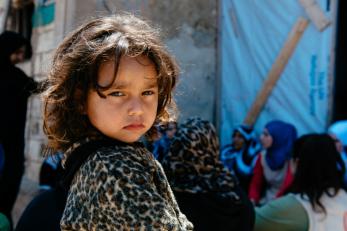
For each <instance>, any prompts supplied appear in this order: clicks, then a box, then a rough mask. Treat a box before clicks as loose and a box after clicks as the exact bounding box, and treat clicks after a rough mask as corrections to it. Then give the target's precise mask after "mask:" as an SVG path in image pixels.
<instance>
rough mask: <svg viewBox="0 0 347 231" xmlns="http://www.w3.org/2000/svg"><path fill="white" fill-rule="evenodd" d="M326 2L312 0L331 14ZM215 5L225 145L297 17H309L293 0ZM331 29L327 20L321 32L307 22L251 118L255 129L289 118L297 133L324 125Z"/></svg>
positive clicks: (237, 0)
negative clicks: (217, 22) (270, 87)
mask: <svg viewBox="0 0 347 231" xmlns="http://www.w3.org/2000/svg"><path fill="white" fill-rule="evenodd" d="M331 2H332V1H329V0H317V3H318V4H319V6H320V7H321V9H322V10H323V11H324V14H325V15H326V16H327V17H328V18H330V19H332V10H333V9H331V4H330V3H331ZM220 4H221V5H220V11H221V16H220V26H221V34H220V43H221V49H220V55H221V57H220V60H221V83H220V94H221V96H220V97H221V98H220V100H221V114H220V116H221V118H220V133H221V134H220V137H221V143H222V145H224V144H226V143H229V142H230V137H231V133H232V130H233V128H234V127H235V126H237V125H239V124H241V123H242V122H243V120H244V119H245V117H246V114H247V112H248V110H249V109H250V107H251V105H252V103H253V101H254V100H255V98H256V95H257V93H258V91H259V90H260V89H261V87H262V83H263V82H264V80H265V79H266V77H267V74H268V73H269V71H270V69H271V67H272V64H273V63H274V62H275V60H276V57H277V56H278V54H279V53H280V51H281V49H282V47H283V46H284V44H285V41H286V40H287V38H288V34H289V33H290V31H291V30H292V28H293V27H294V25H295V23H296V21H297V20H298V18H299V17H300V16H302V17H305V18H308V16H307V14H306V12H305V11H304V8H303V7H302V6H301V5H300V3H299V1H294V0H282V1H273V0H262V1H257V0H234V1H231V0H221V1H220ZM333 31H334V28H333V26H332V25H330V26H329V27H328V28H327V29H325V30H324V31H323V32H320V31H318V30H317V28H316V27H315V26H314V24H313V22H310V24H309V25H308V27H307V28H306V30H305V32H304V34H303V36H302V37H301V39H300V41H299V43H298V45H297V47H296V49H295V51H294V52H293V54H292V56H291V58H290V59H289V62H288V63H287V66H286V67H285V69H284V71H283V72H282V74H281V77H280V79H279V81H278V82H277V84H276V86H275V87H274V89H273V91H272V94H271V95H270V97H269V98H268V100H267V103H266V104H265V106H264V108H263V111H262V112H261V114H260V115H259V117H258V119H257V121H256V123H255V130H256V132H257V133H258V134H259V133H261V131H262V129H263V127H264V125H265V124H266V123H267V122H269V121H270V120H273V119H280V120H283V121H286V122H289V123H292V124H293V125H295V126H296V128H297V129H298V132H299V134H303V133H308V132H323V131H324V130H325V129H326V127H327V125H328V120H329V110H331V105H330V104H331V103H330V97H331V84H330V83H331V82H332V79H331V76H332V75H331V73H330V72H331V59H330V54H331V50H332V47H333V44H334V43H333V42H332V41H333V40H332V37H333Z"/></svg>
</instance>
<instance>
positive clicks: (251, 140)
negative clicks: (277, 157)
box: [220, 125, 261, 192]
mask: <svg viewBox="0 0 347 231" xmlns="http://www.w3.org/2000/svg"><path fill="white" fill-rule="evenodd" d="M260 151H261V145H260V143H259V142H258V140H257V139H256V135H255V132H254V131H253V128H251V127H249V126H247V125H240V126H238V127H236V128H235V129H234V131H233V134H232V142H231V144H228V145H225V146H224V147H223V148H222V150H221V156H220V159H221V161H222V162H223V164H224V165H225V166H226V167H227V168H228V169H229V171H232V172H234V173H235V175H236V177H237V178H238V180H239V182H240V185H241V187H242V188H243V190H245V192H248V187H249V184H250V181H251V179H252V175H253V169H254V166H255V163H256V160H257V158H256V157H257V155H258V154H259V152H260Z"/></svg>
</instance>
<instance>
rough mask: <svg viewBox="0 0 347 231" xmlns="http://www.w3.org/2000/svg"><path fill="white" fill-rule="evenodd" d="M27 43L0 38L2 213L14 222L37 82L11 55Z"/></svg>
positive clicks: (10, 34)
mask: <svg viewBox="0 0 347 231" xmlns="http://www.w3.org/2000/svg"><path fill="white" fill-rule="evenodd" d="M23 45H26V40H25V39H24V38H23V37H22V36H20V35H18V34H15V33H13V32H4V33H2V34H1V35H0V73H1V74H0V108H1V109H0V111H1V112H0V142H1V143H2V145H3V149H4V153H5V165H4V169H3V173H2V176H1V178H0V212H2V213H4V214H5V215H6V216H7V217H8V219H9V220H10V221H11V224H12V219H11V215H10V214H11V211H12V208H13V205H14V203H15V201H16V198H17V195H18V191H19V186H20V182H21V179H22V175H23V172H24V130H25V121H26V111H27V100H28V97H29V96H30V94H31V93H32V92H33V91H34V90H35V89H36V88H37V83H36V82H35V81H34V80H32V79H31V78H29V77H28V76H27V75H26V74H25V73H24V72H23V71H21V70H20V69H19V68H17V67H15V66H14V65H12V64H11V63H10V62H9V56H10V54H11V53H13V52H14V51H15V50H17V49H18V48H20V47H21V46H23Z"/></svg>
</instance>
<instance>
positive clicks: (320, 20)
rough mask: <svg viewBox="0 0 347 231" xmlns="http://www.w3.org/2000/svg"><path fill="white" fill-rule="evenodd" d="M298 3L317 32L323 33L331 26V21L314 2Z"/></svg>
mask: <svg viewBox="0 0 347 231" xmlns="http://www.w3.org/2000/svg"><path fill="white" fill-rule="evenodd" d="M299 2H300V4H301V5H302V7H303V8H304V9H305V11H306V13H307V15H308V17H309V18H310V20H311V21H312V22H313V23H314V25H315V26H316V27H317V29H318V30H319V31H323V30H324V29H325V28H327V27H328V26H329V25H330V24H331V21H330V20H329V19H328V18H327V17H326V16H325V15H324V12H323V10H322V9H321V8H320V7H319V5H318V4H317V2H316V0H299Z"/></svg>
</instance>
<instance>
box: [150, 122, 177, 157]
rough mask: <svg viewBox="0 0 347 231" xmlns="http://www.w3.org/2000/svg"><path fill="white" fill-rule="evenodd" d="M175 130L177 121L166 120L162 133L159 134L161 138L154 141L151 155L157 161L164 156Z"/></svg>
mask: <svg viewBox="0 0 347 231" xmlns="http://www.w3.org/2000/svg"><path fill="white" fill-rule="evenodd" d="M176 130H177V122H175V121H170V122H168V123H167V125H166V126H165V128H164V129H163V130H162V133H163V135H162V136H161V138H160V139H159V140H157V141H156V142H154V144H153V155H154V157H155V158H156V159H157V160H158V161H159V162H161V161H162V160H163V158H164V156H165V155H167V153H168V151H169V149H170V145H171V142H172V139H173V137H174V135H175V133H176Z"/></svg>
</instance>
